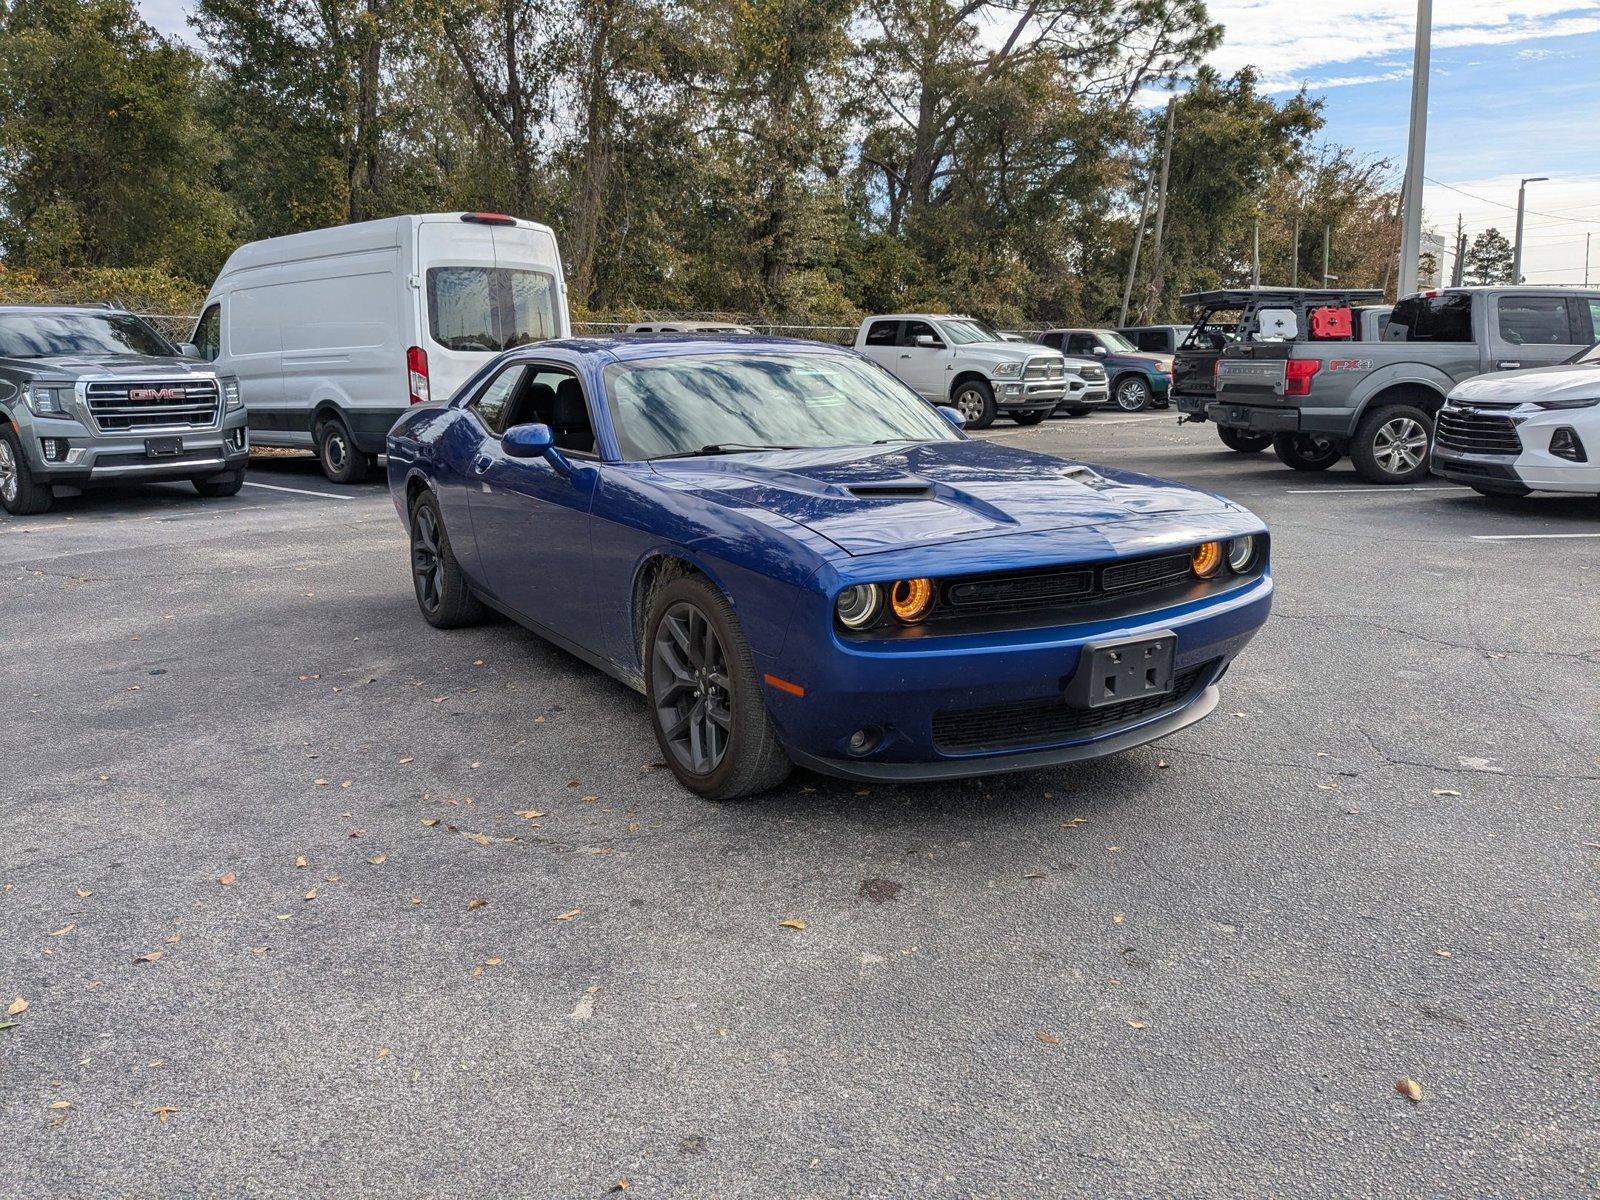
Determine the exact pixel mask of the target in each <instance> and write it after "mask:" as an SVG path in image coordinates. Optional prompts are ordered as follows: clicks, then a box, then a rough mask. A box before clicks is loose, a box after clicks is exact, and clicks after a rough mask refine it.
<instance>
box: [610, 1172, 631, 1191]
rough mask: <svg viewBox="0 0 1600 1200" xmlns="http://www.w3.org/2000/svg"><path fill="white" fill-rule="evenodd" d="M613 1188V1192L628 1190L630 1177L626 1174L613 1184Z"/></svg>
mask: <svg viewBox="0 0 1600 1200" xmlns="http://www.w3.org/2000/svg"><path fill="white" fill-rule="evenodd" d="M611 1190H612V1191H613V1192H625V1191H627V1190H628V1177H627V1176H626V1175H624V1176H623V1177H622V1178H621V1179H619V1180H617V1181H616V1182H615V1183H613V1184H612V1185H611Z"/></svg>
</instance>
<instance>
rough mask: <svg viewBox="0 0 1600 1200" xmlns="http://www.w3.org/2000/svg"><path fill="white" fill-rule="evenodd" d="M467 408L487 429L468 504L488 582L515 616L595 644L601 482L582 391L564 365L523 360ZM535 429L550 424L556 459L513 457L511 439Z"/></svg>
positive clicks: (581, 642)
mask: <svg viewBox="0 0 1600 1200" xmlns="http://www.w3.org/2000/svg"><path fill="white" fill-rule="evenodd" d="M469 407H470V408H472V409H473V411H474V413H475V415H476V416H477V418H478V421H479V424H480V428H481V430H482V438H481V440H480V443H479V445H478V448H477V451H476V453H475V454H474V455H473V456H472V461H471V465H470V467H469V469H468V496H469V501H468V503H469V505H470V506H471V510H472V531H473V540H474V542H475V543H476V546H477V551H478V562H479V568H480V570H481V572H482V578H483V580H484V583H485V585H486V586H487V587H488V589H489V591H490V593H491V594H492V595H493V596H494V598H495V599H496V600H498V601H500V603H502V604H504V605H506V606H507V607H509V608H512V609H514V610H515V611H516V612H517V613H518V615H520V616H522V617H524V618H526V619H527V620H529V621H531V622H533V623H535V624H537V625H541V626H543V627H544V628H546V629H548V630H550V631H551V632H552V633H555V634H558V635H560V636H561V637H565V638H568V639H570V640H571V641H574V642H576V643H578V644H579V645H588V644H589V640H590V639H588V638H586V636H585V633H586V629H587V627H588V624H589V621H588V618H589V616H590V612H591V607H592V601H593V595H592V591H593V572H592V562H591V557H590V556H591V547H590V542H591V529H590V509H591V507H592V505H593V501H594V490H595V484H596V481H597V479H598V474H597V470H596V462H597V460H596V456H595V453H594V432H593V430H594V424H593V419H592V417H591V416H590V413H589V408H588V400H587V397H586V396H585V395H584V391H583V385H582V383H581V381H580V380H579V378H578V376H577V374H576V373H575V372H574V371H573V370H572V369H571V368H570V367H567V366H565V365H563V364H560V363H555V362H538V361H534V362H521V363H516V364H513V365H510V366H507V367H506V368H505V369H504V370H503V371H501V372H500V373H499V374H497V375H496V376H494V377H493V378H491V379H490V380H489V381H488V382H487V383H486V384H485V386H484V388H483V389H482V391H481V392H480V393H479V396H478V397H477V398H475V399H474V401H473V402H472V404H471V405H469ZM530 424H541V425H549V426H550V428H551V430H552V432H554V433H555V435H556V446H557V448H558V450H559V456H558V457H559V461H557V457H556V456H553V457H551V458H512V457H511V456H510V455H508V454H506V452H505V449H504V447H503V446H502V445H501V442H500V439H501V437H502V436H503V435H504V433H505V431H506V430H507V429H510V428H512V427H513V426H515V425H530Z"/></svg>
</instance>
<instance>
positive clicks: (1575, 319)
mask: <svg viewBox="0 0 1600 1200" xmlns="http://www.w3.org/2000/svg"><path fill="white" fill-rule="evenodd" d="M1570 303H1571V304H1572V325H1573V329H1572V334H1573V336H1574V337H1575V338H1577V339H1578V345H1580V346H1592V345H1594V344H1595V343H1596V342H1600V300H1586V299H1583V298H1581V297H1578V296H1574V297H1573V298H1572V300H1571V301H1570Z"/></svg>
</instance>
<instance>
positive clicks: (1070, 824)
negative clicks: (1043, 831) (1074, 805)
mask: <svg viewBox="0 0 1600 1200" xmlns="http://www.w3.org/2000/svg"><path fill="white" fill-rule="evenodd" d="M1088 819H1089V818H1088V817H1073V818H1072V820H1070V821H1063V822H1061V828H1063V829H1076V828H1077V827H1078V826H1079V825H1082V824H1083V823H1084V822H1085V821H1087V820H1088Z"/></svg>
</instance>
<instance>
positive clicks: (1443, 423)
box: [1433, 408, 1522, 454]
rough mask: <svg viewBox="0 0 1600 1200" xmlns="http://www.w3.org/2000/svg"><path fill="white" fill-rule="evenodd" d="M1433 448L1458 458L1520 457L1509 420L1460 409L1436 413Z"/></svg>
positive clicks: (1515, 428)
mask: <svg viewBox="0 0 1600 1200" xmlns="http://www.w3.org/2000/svg"><path fill="white" fill-rule="evenodd" d="M1433 441H1434V445H1436V446H1441V447H1443V448H1444V449H1446V450H1454V451H1456V452H1457V453H1459V454H1521V453H1522V439H1521V438H1519V437H1518V436H1517V427H1516V425H1515V424H1514V423H1513V422H1512V420H1511V418H1510V417H1491V416H1488V415H1486V414H1484V413H1477V412H1470V411H1465V410H1462V409H1450V408H1444V409H1440V410H1439V420H1438V422H1437V424H1436V425H1435V428H1434V438H1433Z"/></svg>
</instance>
